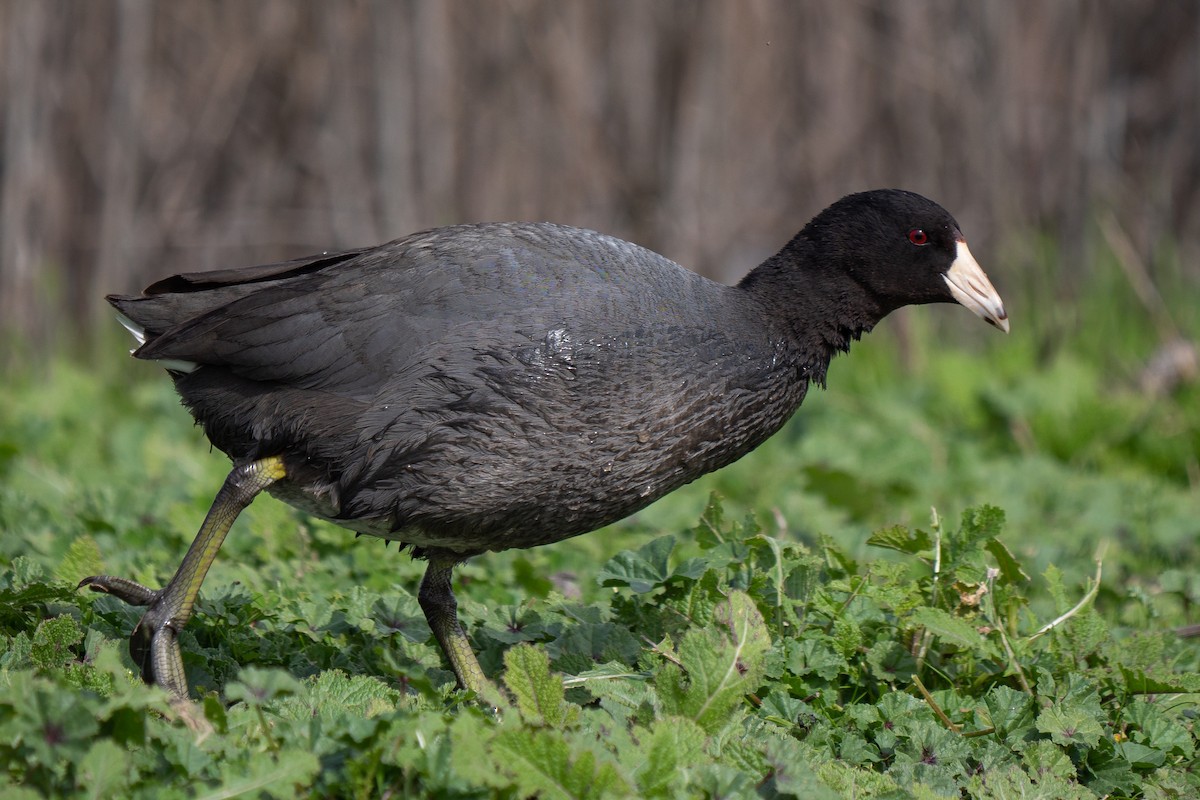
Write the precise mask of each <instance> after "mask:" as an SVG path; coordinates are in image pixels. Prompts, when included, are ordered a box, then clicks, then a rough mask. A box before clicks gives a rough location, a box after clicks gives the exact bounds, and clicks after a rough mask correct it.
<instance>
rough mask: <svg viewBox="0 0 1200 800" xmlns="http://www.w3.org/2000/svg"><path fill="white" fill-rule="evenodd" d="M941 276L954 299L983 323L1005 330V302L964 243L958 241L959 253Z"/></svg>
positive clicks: (1006, 320)
mask: <svg viewBox="0 0 1200 800" xmlns="http://www.w3.org/2000/svg"><path fill="white" fill-rule="evenodd" d="M943 277H944V278H945V279H946V285H948V286H949V287H950V294H951V295H953V297H954V299H955V300H957V301H958V302H960V303H962V304H963V305H964V306H966V307H967V308H969V309H971V310H972V311H974V312H975V313H976V314H978V315H979V316H980V317H982V318H983V320H984V322H987V323H989V324H991V325H995V326H996V327H997V328H999V329H1000V330H1002V331H1004V332H1005V333H1008V312H1006V311H1005V310H1004V301H1003V300H1001V299H1000V295H999V294H997V292H996V287H994V286H992V282H991V281H989V280H988V276H987V275H985V274H984V272H983V268H982V267H980V266H979V262H977V261H976V260H975V257H974V256H973V255H971V250H970V248H968V247H967V243H966V242H963V241H960V242H959V243H958V254H957V255H956V256H955V258H954V263H953V264H951V265H950V269H948V270H946V274H945V275H944V276H943Z"/></svg>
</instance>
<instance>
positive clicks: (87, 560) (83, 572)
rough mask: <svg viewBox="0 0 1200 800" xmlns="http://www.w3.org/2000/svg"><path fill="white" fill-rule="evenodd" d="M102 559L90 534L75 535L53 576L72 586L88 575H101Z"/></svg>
mask: <svg viewBox="0 0 1200 800" xmlns="http://www.w3.org/2000/svg"><path fill="white" fill-rule="evenodd" d="M103 574H104V560H103V559H102V558H101V557H100V545H98V544H96V540H95V539H93V538H92V536H91V535H90V534H87V533H85V534H82V535H80V536H77V537H75V539H74V540H73V541H72V542H71V546H70V547H68V548H67V552H66V554H65V555H64V556H63V558H62V561H60V562H59V563H58V567H57V568H56V569H55V570H54V577H55V578H56V579H58V580H60V581H62V582H63V583H66V584H70V585H71V586H74V585H75V584H77V583H79V581H80V580H82V579H83V578H86V577H87V576H89V575H103Z"/></svg>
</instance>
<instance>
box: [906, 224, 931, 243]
mask: <svg viewBox="0 0 1200 800" xmlns="http://www.w3.org/2000/svg"><path fill="white" fill-rule="evenodd" d="M908 240H909V241H910V242H912V243H913V244H915V245H923V244H929V234H927V233H925V231H923V230H921V229H920V228H913V229H912V230H911V231H909V232H908Z"/></svg>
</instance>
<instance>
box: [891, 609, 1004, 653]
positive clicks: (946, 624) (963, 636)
mask: <svg viewBox="0 0 1200 800" xmlns="http://www.w3.org/2000/svg"><path fill="white" fill-rule="evenodd" d="M908 622H909V623H910V624H912V625H919V626H920V627H922V628H925V629H926V630H927V631H929V632H930V633H932V634H933V635H934V636H936V637H938V639H940V640H941V641H943V642H945V643H947V644H952V645H955V646H957V647H965V648H968V649H971V650H974V651H975V652H978V653H983V654H991V653H992V652H993V651H994V650H995V648H994V647H993V646H992V645H991V644H990V643H989V642H988V641H987V640H986V639H984V638H983V634H981V633H980V632H979V631H978V630H976V629H975V626H974V625H972V624H971V623H969V622H967V621H966V620H964V619H960V618H958V617H955V616H952V615H950V614H949V613H947V612H946V611H943V610H942V609H940V608H918V609H917V610H916V611H914V612H913V613H912V614H911V615H910V616H909V618H908Z"/></svg>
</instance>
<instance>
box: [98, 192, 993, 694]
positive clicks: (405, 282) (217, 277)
mask: <svg viewBox="0 0 1200 800" xmlns="http://www.w3.org/2000/svg"><path fill="white" fill-rule="evenodd" d="M109 300H110V302H112V303H113V305H115V306H116V307H117V308H118V309H119V310H120V311H121V313H122V314H123V315H124V316H125V317H127V318H128V320H131V321H132V325H131V327H132V328H133V329H135V330H136V331H139V332H141V333H142V335H143V337H144V339H145V343H144V344H143V345H142V346H141V347H140V348H139V349H138V350H137V351H136V352H135V355H136V356H137V357H138V358H142V359H150V360H162V361H163V363H164V364H165V365H167V366H168V367H169V368H172V369H173V371H172V375H173V377H174V380H175V385H176V388H177V389H178V391H179V393H180V395H181V396H182V398H183V400H184V402H185V403H186V404H187V406H188V407H189V409H191V412H192V414H193V415H194V416H195V418H196V419H197V421H198V422H199V423H200V424H202V425H203V426H204V430H205V432H206V434H207V435H208V437H209V439H210V440H211V441H212V442H213V444H215V445H216V446H217V447H218V448H220V449H221V450H223V451H224V452H225V453H227V454H228V455H229V456H230V457H231V458H232V459H233V460H234V462H235V464H239V465H245V464H249V463H251V462H256V461H258V460H260V459H264V458H268V457H279V458H280V459H281V460H282V464H283V468H284V471H285V472H286V477H284V478H282V479H280V480H278V481H277V482H275V483H273V484H270V485H269V487H266V488H267V489H268V491H270V492H271V493H272V494H275V495H276V496H278V497H280V498H281V499H283V500H285V501H286V502H289V503H291V504H293V505H295V506H297V507H299V508H302V509H304V510H306V511H309V512H311V513H314V514H316V515H318V516H321V517H324V518H326V519H330V520H333V521H334V522H337V523H338V524H341V525H344V526H346V527H349V528H352V529H355V530H358V531H361V532H365V533H370V534H373V535H378V536H384V537H387V538H392V539H397V540H399V541H402V542H404V543H406V544H409V545H412V546H413V547H414V552H415V553H416V554H417V555H423V556H428V557H430V558H431V561H433V560H436V561H438V562H439V563H453V562H454V561H457V560H462V559H463V558H466V557H468V556H471V555H474V554H477V553H481V552H484V551H487V550H502V549H507V548H510V547H531V546H534V545H539V544H545V543H548V542H554V541H558V540H560V539H563V538H566V537H569V536H574V535H576V534H580V533H585V532H587V531H590V530H593V529H595V528H597V527H600V526H602V525H605V524H607V523H610V522H613V521H615V520H618V519H621V518H622V517H625V516H627V515H628V514H630V513H632V512H634V511H637V510H638V509H640V508H642V507H644V506H645V505H647V504H649V503H650V502H652V501H654V500H656V499H658V498H659V497H661V496H663V495H664V494H666V493H668V492H670V491H672V490H673V489H676V488H678V487H679V486H682V485H683V484H685V483H687V482H689V481H691V480H693V479H695V478H696V477H698V476H700V475H702V474H704V473H706V472H709V471H711V470H714V469H717V468H719V467H722V466H724V465H726V464H728V463H730V462H732V461H734V460H736V459H738V458H740V457H741V456H742V455H744V454H746V453H747V452H749V451H750V450H752V449H753V448H755V447H756V446H758V445H759V444H761V443H762V442H763V441H764V440H765V439H766V438H768V437H769V436H770V435H771V434H773V433H774V432H775V431H777V430H778V429H779V428H780V426H782V425H783V424H784V422H786V421H787V419H788V418H789V417H790V416H791V415H792V413H793V412H794V411H795V410H796V408H797V407H798V406H799V405H800V403H801V401H802V400H803V399H804V396H805V393H806V391H807V389H808V387H809V384H810V383H812V382H817V383H819V384H820V383H823V382H824V380H825V374H826V369H827V367H828V364H829V360H830V359H831V358H832V357H833V356H834V355H835V354H836V353H837V352H839V351H842V350H845V349H847V348H848V347H849V345H850V343H851V342H852V341H853V340H854V339H856V338H858V337H859V336H860V335H861V334H862V333H863V332H866V331H869V330H871V328H872V327H873V326H874V325H875V324H876V323H877V322H878V321H879V320H880V319H882V318H883V317H884V316H885V315H886V314H887V313H889V312H890V311H892V310H894V309H896V308H898V307H900V306H902V305H906V304H912V303H929V302H953V301H955V300H957V301H959V302H962V303H963V304H964V305H967V306H968V307H971V308H972V310H974V311H975V312H976V313H978V314H979V315H980V316H982V317H984V318H985V319H987V320H988V321H989V322H992V323H993V324H995V325H997V326H998V327H1003V328H1004V329H1007V317H1006V315H1005V312H1004V309H1003V305H1002V304H1001V303H1000V300H999V297H998V296H997V295H996V293H995V290H994V289H992V287H991V285H990V283H988V281H987V278H986V276H984V274H983V272H982V270H980V269H979V267H978V265H977V264H976V263H975V261H974V259H973V258H971V256H970V252H969V251H968V250H967V249H966V246H965V243H964V242H963V238H962V234H961V232H960V231H959V229H958V225H957V223H956V222H955V221H954V220H953V218H952V217H951V216H950V215H949V214H948V213H947V212H946V211H945V210H943V209H942V208H941V207H940V206H938V205H937V204H935V203H932V202H931V201H929V200H926V199H925V198H923V197H920V196H919V195H915V194H912V193H908V192H900V191H896V190H881V191H875V192H867V193H863V194H858V195H851V196H849V197H846V198H843V199H842V200H841V201H839V202H838V203H836V204H834V205H833V206H831V207H830V208H829V209H827V210H826V211H824V212H822V214H821V215H819V216H818V217H817V218H816V219H814V220H813V221H812V222H811V223H810V224H809V225H808V226H806V227H805V228H804V230H803V231H801V232H800V233H799V234H798V235H797V236H796V237H795V238H794V239H793V240H792V241H791V242H789V243H788V244H787V245H786V246H785V247H784V248H783V249H782V250H781V251H780V252H779V253H777V254H776V255H775V256H773V257H771V258H770V259H768V260H767V261H766V262H764V263H763V264H762V265H761V266H759V267H758V268H757V269H755V270H754V271H753V272H751V273H750V274H749V275H748V276H747V277H746V278H745V279H744V280H743V281H742V282H741V283H740V284H739V285H737V286H733V287H730V286H723V285H720V284H717V283H714V282H712V281H709V280H707V279H705V278H702V277H700V276H698V275H696V274H694V273H692V272H689V271H688V270H685V269H684V268H682V267H680V266H679V265H677V264H675V263H673V262H671V261H669V260H668V259H666V258H664V257H662V256H660V255H657V254H655V253H653V252H650V251H648V250H646V249H644V248H641V247H638V246H637V245H634V244H630V243H628V242H624V241H621V240H618V239H614V238H612V237H609V236H604V235H602V234H598V233H594V232H592V231H586V230H580V229H577V228H569V227H563V226H559V225H552V224H545V223H541V224H522V223H510V224H483V225H460V226H453V227H447V228H439V229H436V230H431V231H426V232H424V233H418V234H414V235H412V236H408V237H406V238H403V239H399V240H397V241H394V242H391V243H389V244H386V245H382V246H380V247H376V248H369V249H362V250H352V251H348V252H344V253H338V254H332V255H323V256H319V257H315V258H310V259H301V260H298V261H292V262H287V263H283V264H277V265H267V266H263V267H254V268H250V269H248V270H225V271H221V272H215V273H197V274H190V275H179V276H175V277H173V278H168V279H166V280H165V281H161V282H159V283H157V284H155V285H153V286H151V287H150V288H149V289H147V290H146V293H145V294H144V295H142V296H136V297H124V296H114V297H110V298H109ZM193 365H194V366H193ZM259 488H262V487H259ZM251 496H252V495H251ZM247 502H248V501H247ZM445 573H446V574H445V578H446V580H445V583H446V592H447V593H448V592H449V588H448V586H449V583H448V579H449V569H448V568H447V569H446V570H445ZM94 588H105V587H104V586H94ZM110 588H111V587H110ZM147 591H149V590H147ZM423 591H424V590H423ZM450 601H451V602H452V601H453V598H452V596H451V597H450ZM451 611H452V609H451ZM432 622H433V617H431V623H432ZM456 624H457V623H455V625H456ZM435 631H436V625H435ZM441 638H442V634H440V633H439V639H441ZM443 645H444V646H445V642H443ZM472 658H473V657H472ZM451 660H452V662H453V661H454V655H453V654H451ZM455 666H456V672H458V673H459V678H460V681H463V675H462V671H461V670H460V669H459V666H458V665H457V664H456V665H455ZM464 683H465V681H464Z"/></svg>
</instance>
